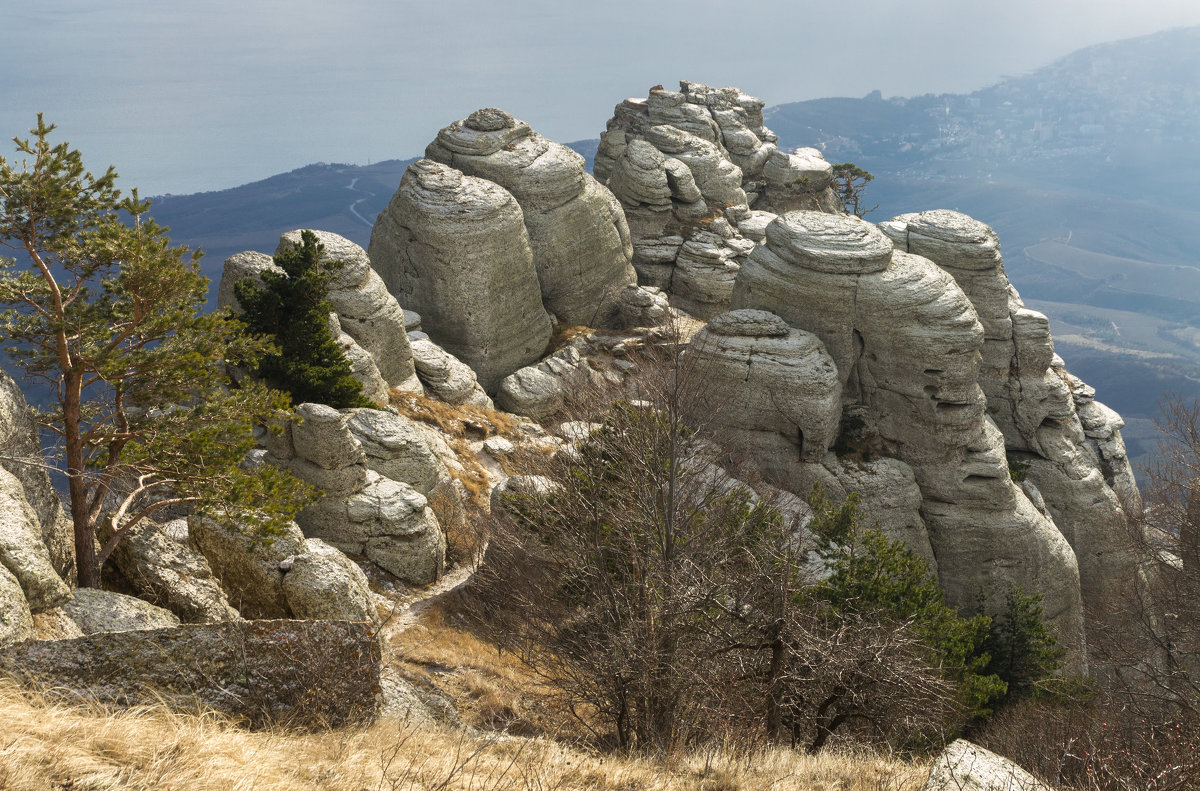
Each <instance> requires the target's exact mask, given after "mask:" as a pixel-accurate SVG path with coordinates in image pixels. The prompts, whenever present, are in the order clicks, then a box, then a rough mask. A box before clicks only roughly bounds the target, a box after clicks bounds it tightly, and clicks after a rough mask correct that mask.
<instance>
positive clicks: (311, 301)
mask: <svg viewBox="0 0 1200 791" xmlns="http://www.w3.org/2000/svg"><path fill="white" fill-rule="evenodd" d="M324 250H325V246H324V245H323V244H321V243H320V242H319V241H318V240H317V236H316V234H314V233H313V232H312V231H308V230H306V231H303V232H301V234H300V244H298V245H291V246H289V247H287V248H285V249H284V250H282V251H280V252H279V253H278V254H276V256H275V265H276V266H278V267H279V268H280V269H282V270H283V272H271V271H267V272H264V273H263V274H262V281H263V285H262V286H259V285H257V284H256V283H255V282H254V281H252V280H250V279H249V278H247V279H245V280H242V281H241V282H239V283H238V284H237V285H236V286H235V287H234V293H235V295H236V296H237V299H238V302H240V303H241V305H242V309H243V310H244V311H245V314H244V315H243V320H244V321H245V322H246V323H247V325H248V326H249V327H250V329H252V330H254V331H255V332H261V333H265V334H267V335H269V336H271V337H273V338H275V340H276V342H277V343H278V344H279V350H278V351H277V352H272V353H270V354H267V355H266V356H264V357H263V358H262V362H261V363H260V364H259V367H258V373H259V375H260V376H261V377H262V378H263V379H265V380H266V381H267V383H269V384H270V385H272V386H273V387H278V388H280V389H281V390H286V391H287V392H289V393H291V395H292V399H293V400H294V401H295V402H297V403H304V402H313V403H318V404H327V405H329V406H331V407H334V408H337V409H344V408H347V407H373V406H375V404H373V403H372V402H371V401H369V400H368V399H367V397H366V396H364V395H363V389H362V383H361V382H359V381H358V380H357V379H355V378H354V376H353V374H352V373H351V371H350V363H349V362H348V361H347V360H346V355H345V354H344V353H343V352H342V348H341V346H339V345H338V342H337V339H336V338H334V337H333V332H332V330H331V329H330V327H329V314H330V313H331V312H333V306H332V305H331V304H330V303H329V295H328V294H329V280H330V278H331V277H332V276H333V273H334V272H336V271H337V269H338V268H339V267H341V266H342V262H341V261H332V262H329V261H322V260H321V256H322V253H323V252H324Z"/></svg>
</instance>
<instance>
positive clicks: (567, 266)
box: [425, 108, 637, 327]
mask: <svg viewBox="0 0 1200 791" xmlns="http://www.w3.org/2000/svg"><path fill="white" fill-rule="evenodd" d="M425 156H426V157H428V158H429V159H433V160H436V161H438V162H442V163H444V164H446V165H449V166H451V167H453V168H456V169H458V170H460V171H462V172H463V173H465V174H467V175H469V176H477V177H479V178H484V179H487V180H488V181H491V182H494V183H495V184H498V185H500V186H501V187H503V188H504V189H506V190H507V191H508V192H509V193H511V194H512V196H513V197H514V198H515V199H516V201H517V203H518V204H519V205H520V207H521V211H522V214H523V216H524V219H525V229H526V231H528V234H529V245H530V248H531V250H532V253H533V263H534V268H535V269H536V270H537V277H538V283H539V285H540V287H541V293H542V301H543V303H544V304H545V306H546V309H547V310H548V311H550V313H552V314H554V316H556V317H557V318H558V320H559V321H560V322H563V323H565V324H583V325H587V326H590V327H604V326H610V325H612V324H614V323H616V321H617V320H618V319H619V318H620V310H619V302H618V298H619V295H620V293H621V291H622V290H623V289H624V288H625V287H626V286H629V285H632V284H634V283H636V282H637V275H636V274H635V273H634V271H633V267H632V266H631V264H630V260H631V258H632V256H633V248H632V246H631V244H630V239H629V226H628V225H627V224H626V222H625V213H624V212H623V211H621V205H620V204H619V203H618V202H617V199H616V198H615V197H613V194H612V192H610V191H609V190H608V188H606V187H604V186H602V185H600V184H599V183H598V182H597V181H596V179H594V178H593V177H592V175H591V174H590V173H588V172H587V171H586V170H585V169H584V159H583V157H582V156H580V155H579V154H577V153H575V152H574V151H572V150H571V149H569V148H567V147H566V146H564V145H562V144H561V143H555V142H552V141H550V140H547V139H546V138H544V137H542V136H541V135H539V134H538V133H537V132H534V131H533V130H532V129H530V127H529V124H527V123H525V122H524V121H519V120H517V119H515V118H513V117H512V116H511V115H509V114H508V113H506V112H504V111H503V110H497V109H495V108H487V109H483V110H477V111H475V112H474V113H471V115H470V116H468V117H467V118H466V119H464V120H461V121H455V122H454V123H452V124H450V125H449V126H447V127H446V128H444V129H442V130H441V131H440V132H438V136H437V139H436V140H434V141H433V142H432V143H430V144H429V147H428V148H426V149H425Z"/></svg>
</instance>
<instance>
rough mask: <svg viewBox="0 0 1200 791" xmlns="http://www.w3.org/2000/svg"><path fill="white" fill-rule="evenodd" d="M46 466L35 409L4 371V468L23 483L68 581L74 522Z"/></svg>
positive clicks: (0, 445)
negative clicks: (65, 510)
mask: <svg viewBox="0 0 1200 791" xmlns="http://www.w3.org/2000/svg"><path fill="white" fill-rule="evenodd" d="M44 464H45V459H44V458H43V456H42V446H41V442H40V440H39V439H38V429H37V424H36V423H35V422H34V419H33V410H31V409H30V408H29V404H28V403H27V402H26V401H25V396H24V394H22V393H21V389H20V388H19V387H18V386H17V383H16V382H15V381H13V379H12V377H10V376H9V375H8V374H7V373H6V372H5V371H4V370H3V369H0V468H3V469H4V470H7V471H8V472H9V473H10V474H11V475H13V476H14V477H15V478H16V479H17V480H18V481H19V482H20V484H21V489H22V490H23V496H24V498H25V501H26V502H27V503H29V505H30V507H31V508H33V512H34V513H35V514H36V515H37V524H38V527H39V532H40V533H41V536H42V541H43V542H44V543H45V544H46V548H47V550H48V551H49V553H50V562H51V564H52V565H53V566H54V569H55V571H57V572H58V573H59V575H61V576H62V577H63V578H64V579H70V578H71V576H72V575H73V574H74V571H75V540H74V534H73V532H72V531H73V528H72V525H71V519H70V517H69V516H68V515H67V514H66V513H65V512H64V510H63V507H62V501H61V500H60V499H59V496H58V492H56V491H55V490H54V486H53V485H51V483H50V476H49V474H48V473H47V472H46V468H45V467H44V466H43V465H44Z"/></svg>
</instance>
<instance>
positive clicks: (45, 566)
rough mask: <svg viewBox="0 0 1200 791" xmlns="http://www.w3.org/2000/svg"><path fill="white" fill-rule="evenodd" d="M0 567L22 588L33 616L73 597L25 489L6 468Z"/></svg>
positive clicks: (1, 474)
mask: <svg viewBox="0 0 1200 791" xmlns="http://www.w3.org/2000/svg"><path fill="white" fill-rule="evenodd" d="M0 565H3V566H4V567H5V568H7V569H8V571H9V572H10V573H11V574H12V576H13V577H15V578H16V579H17V581H18V582H19V583H20V584H21V589H22V590H23V591H24V592H25V598H26V600H27V601H28V602H29V608H30V609H31V610H32V611H33V612H41V611H42V610H48V609H50V608H51V607H55V606H57V605H59V604H62V603H63V602H65V601H66V600H67V599H69V598H70V597H71V591H70V589H69V588H68V587H67V584H66V583H65V582H63V580H62V578H61V577H59V576H58V572H56V571H55V570H54V565H53V563H51V561H50V552H49V550H48V549H47V548H46V544H45V542H44V541H43V540H42V529H41V526H40V525H39V524H38V518H37V512H35V511H34V510H33V507H32V506H31V505H30V504H29V503H28V502H27V501H26V500H25V488H24V487H23V486H22V485H21V482H20V481H19V480H18V479H17V477H16V476H15V475H13V474H11V473H10V472H8V470H6V469H4V468H0Z"/></svg>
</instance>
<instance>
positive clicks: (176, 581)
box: [101, 520, 238, 623]
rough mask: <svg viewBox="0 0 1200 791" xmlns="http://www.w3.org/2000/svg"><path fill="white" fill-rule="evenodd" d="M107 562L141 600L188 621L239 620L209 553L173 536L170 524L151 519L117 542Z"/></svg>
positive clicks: (214, 621) (185, 621) (103, 536)
mask: <svg viewBox="0 0 1200 791" xmlns="http://www.w3.org/2000/svg"><path fill="white" fill-rule="evenodd" d="M180 521H181V522H185V523H186V520H180ZM101 537H102V538H107V536H105V535H102V536H101ZM108 563H111V564H113V565H114V566H115V567H116V568H117V570H118V571H120V572H121V574H122V576H124V578H125V579H126V580H127V581H128V582H129V584H130V585H132V586H133V589H134V590H135V591H137V593H138V595H139V596H140V597H141V598H143V599H145V600H146V601H148V602H150V603H151V604H155V605H158V606H159V607H163V608H165V609H167V610H170V611H171V612H173V613H175V615H177V616H178V617H179V620H181V621H183V622H184V623H216V622H218V621H232V620H236V619H237V618H238V613H237V610H235V609H233V608H232V607H230V606H229V601H228V600H227V599H226V598H225V593H224V592H223V591H222V590H221V585H220V583H219V582H218V581H217V579H216V577H214V576H213V572H212V568H211V567H210V566H209V564H208V561H207V560H206V559H205V557H204V555H202V554H200V553H199V552H197V551H196V550H194V549H192V548H191V547H189V546H187V545H185V544H182V543H180V542H179V541H176V540H175V539H174V538H171V537H170V536H169V535H168V533H167V530H166V526H165V525H160V524H157V523H155V522H149V521H146V522H142V523H141V524H139V525H137V526H135V527H134V528H133V529H132V530H130V531H129V532H128V533H126V534H125V536H124V537H123V538H122V539H121V540H120V541H119V542H118V543H117V545H116V547H115V548H114V549H113V553H112V555H111V556H110V557H109V559H108Z"/></svg>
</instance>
